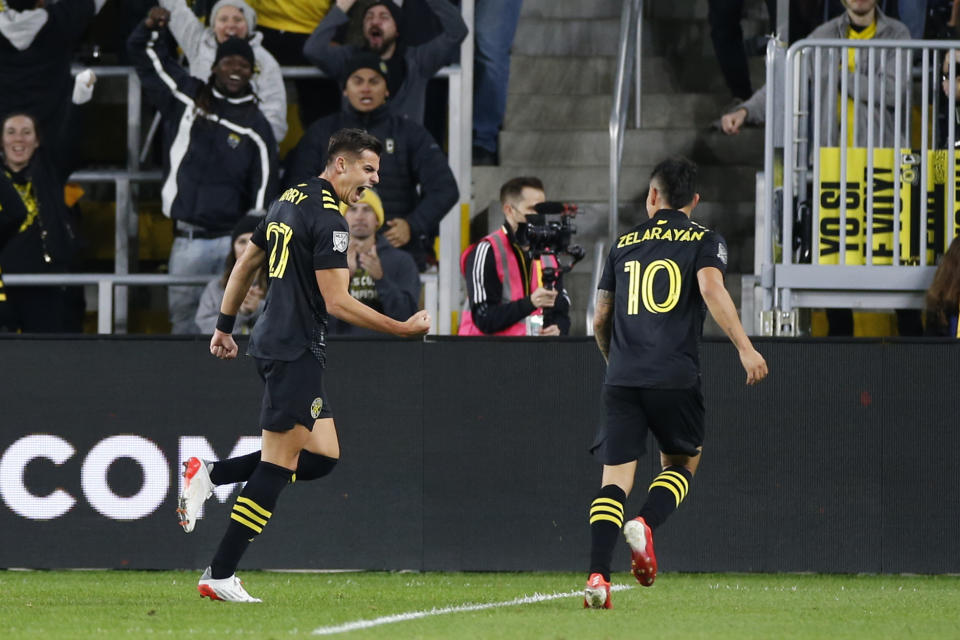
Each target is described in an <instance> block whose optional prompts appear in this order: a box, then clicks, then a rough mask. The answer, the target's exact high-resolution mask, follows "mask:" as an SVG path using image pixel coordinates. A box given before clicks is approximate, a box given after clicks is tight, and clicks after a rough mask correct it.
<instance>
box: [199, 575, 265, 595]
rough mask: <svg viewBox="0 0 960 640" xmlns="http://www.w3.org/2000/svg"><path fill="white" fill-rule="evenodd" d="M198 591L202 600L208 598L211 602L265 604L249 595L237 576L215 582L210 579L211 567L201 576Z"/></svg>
mask: <svg viewBox="0 0 960 640" xmlns="http://www.w3.org/2000/svg"><path fill="white" fill-rule="evenodd" d="M197 591H199V592H200V597H201V598H204V597H206V598H210V599H211V600H223V601H224V602H263V600H261V599H260V598H254V597H253V596H251V595H250V594H249V593H247V590H246V589H244V588H243V583H241V582H240V578H238V577H237V574H233V575H232V576H230V577H229V578H221V579H220V580H214V579H213V578H211V577H210V567H207V568H206V570H205V571H204V572H203V575H202V576H200V582H199V583H198V584H197Z"/></svg>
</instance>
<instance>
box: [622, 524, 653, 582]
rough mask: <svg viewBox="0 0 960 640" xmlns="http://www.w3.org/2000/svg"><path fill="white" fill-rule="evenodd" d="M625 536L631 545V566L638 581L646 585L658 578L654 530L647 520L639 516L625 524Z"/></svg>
mask: <svg viewBox="0 0 960 640" xmlns="http://www.w3.org/2000/svg"><path fill="white" fill-rule="evenodd" d="M623 536H624V537H625V538H626V539H627V544H628V545H630V552H631V563H630V564H631V566H632V567H633V575H634V577H635V578H636V579H637V582H639V583H640V584H642V585H643V586H645V587H649V586H650V585H652V584H653V581H654V580H656V579H657V556H655V555H654V554H653V532H651V531H650V527H648V526H647V521H646V520H644V519H643V518H640V517H637V518H634V519H633V520H631V521H630V522H628V523H627V524H625V525H623Z"/></svg>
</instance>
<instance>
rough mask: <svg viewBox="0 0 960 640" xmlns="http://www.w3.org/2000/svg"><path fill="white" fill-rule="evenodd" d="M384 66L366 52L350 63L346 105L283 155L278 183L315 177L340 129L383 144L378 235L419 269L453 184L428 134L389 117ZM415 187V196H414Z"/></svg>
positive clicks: (449, 203) (452, 196)
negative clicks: (405, 253)
mask: <svg viewBox="0 0 960 640" xmlns="http://www.w3.org/2000/svg"><path fill="white" fill-rule="evenodd" d="M383 66H384V64H383V63H382V62H381V61H380V59H379V58H378V57H377V56H375V55H374V54H371V53H360V54H357V55H356V56H354V57H353V58H351V59H350V62H349V64H348V65H347V67H346V75H345V76H344V78H345V81H344V91H343V93H344V95H345V96H346V97H347V102H346V103H345V104H344V106H343V109H342V110H341V111H340V113H336V114H333V115H330V116H327V117H325V118H321V119H320V120H317V121H316V122H315V123H313V125H311V126H310V128H309V129H307V132H306V133H305V134H304V136H303V138H302V139H301V140H300V143H299V144H298V145H297V147H296V148H295V149H294V150H293V151H291V152H290V155H288V156H287V174H286V177H285V179H284V182H285V183H286V184H287V185H295V184H297V183H298V182H302V181H303V180H305V179H307V178H309V177H313V176H316V175H318V174H319V173H320V172H321V171H323V167H324V166H325V165H326V162H327V140H328V139H329V138H330V135H331V134H332V133H333V132H335V131H337V130H339V129H343V128H358V129H365V130H366V131H367V132H369V133H371V134H372V135H374V136H376V137H377V138H379V139H380V140H381V141H383V144H384V153H383V155H382V156H381V157H380V175H381V179H380V185H379V187H378V188H377V190H378V192H379V194H380V198H381V199H382V200H383V208H384V213H385V215H386V224H385V225H384V227H383V229H382V233H383V236H384V237H385V238H386V239H387V240H388V241H389V242H390V244H391V245H393V246H394V247H399V248H401V249H404V250H406V251H408V252H409V253H410V254H411V255H412V256H413V258H414V260H416V261H417V266H418V267H419V269H420V270H421V271H423V270H424V269H425V268H426V264H427V253H428V251H429V250H430V248H431V245H432V243H433V239H434V238H435V237H436V235H437V233H438V232H439V229H440V220H442V219H443V216H445V215H446V214H447V212H448V211H450V209H451V208H452V207H453V206H454V205H455V204H456V202H457V199H458V198H459V197H460V192H459V191H458V190H457V182H456V180H455V179H454V177H453V172H452V171H451V170H450V165H449V164H448V163H447V158H446V156H445V155H444V154H443V151H441V150H440V146H439V145H438V144H437V143H436V141H435V140H434V139H433V137H431V136H430V133H429V132H428V131H427V130H426V129H424V128H423V127H422V126H420V125H419V124H417V123H415V122H413V121H412V120H409V119H407V118H405V117H402V116H399V115H397V114H395V113H394V112H393V111H392V110H391V107H390V105H388V104H387V103H386V102H387V95H388V91H387V82H386V71H385V70H384V68H383ZM418 186H419V192H418Z"/></svg>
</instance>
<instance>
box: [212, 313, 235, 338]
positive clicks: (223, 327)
mask: <svg viewBox="0 0 960 640" xmlns="http://www.w3.org/2000/svg"><path fill="white" fill-rule="evenodd" d="M236 321H237V316H229V315H227V314H225V313H223V312H220V315H219V316H217V331H223V332H224V333H233V325H234V323H236Z"/></svg>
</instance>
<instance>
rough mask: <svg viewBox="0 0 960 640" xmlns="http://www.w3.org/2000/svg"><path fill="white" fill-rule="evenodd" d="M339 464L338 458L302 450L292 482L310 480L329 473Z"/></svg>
mask: <svg viewBox="0 0 960 640" xmlns="http://www.w3.org/2000/svg"><path fill="white" fill-rule="evenodd" d="M335 466H337V458H330V457H328V456H323V455H320V454H319V453H310V452H309V451H301V452H300V459H299V460H297V472H296V473H294V474H293V478H292V479H291V480H290V481H291V482H296V481H300V482H309V481H310V480H316V479H318V478H322V477H323V476H325V475H327V474H328V473H330V472H331V471H333V468H334V467H335Z"/></svg>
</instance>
